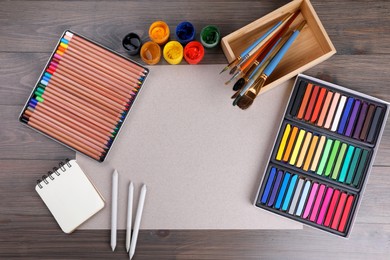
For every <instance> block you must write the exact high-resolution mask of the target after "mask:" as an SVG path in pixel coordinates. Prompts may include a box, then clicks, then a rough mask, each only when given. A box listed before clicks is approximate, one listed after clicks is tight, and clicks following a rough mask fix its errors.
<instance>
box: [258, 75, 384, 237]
mask: <svg viewBox="0 0 390 260" xmlns="http://www.w3.org/2000/svg"><path fill="white" fill-rule="evenodd" d="M388 114H389V103H387V102H385V101H382V100H379V99H377V98H373V97H370V96H368V95H365V94H362V93H358V92H356V91H352V90H349V89H346V88H344V87H341V86H337V85H334V84H331V83H328V82H325V81H321V80H318V79H315V78H312V77H309V76H305V75H302V74H300V75H298V77H297V80H296V81H295V86H294V89H293V92H292V94H291V97H290V100H289V104H288V106H287V109H286V112H285V115H284V119H283V121H282V123H281V126H280V129H279V132H278V136H277V138H276V141H275V144H274V148H273V151H272V153H271V156H270V158H269V161H268V165H267V167H266V171H265V173H264V176H263V180H262V183H261V185H260V187H259V190H258V193H257V198H256V200H255V205H256V206H257V207H260V208H262V209H266V210H269V211H271V212H273V213H276V214H279V215H282V216H285V217H288V218H291V219H294V220H297V221H299V222H302V223H304V224H307V225H310V226H313V227H316V228H319V229H321V230H325V231H328V232H330V233H332V234H336V235H339V236H342V237H348V235H349V233H350V231H351V228H352V225H353V220H354V217H355V216H356V214H357V211H358V207H359V204H360V202H361V199H362V195H363V192H364V188H365V185H366V183H367V179H368V175H369V172H370V170H371V167H372V164H373V161H374V158H375V154H376V152H377V150H378V146H379V142H380V139H381V136H382V133H383V130H384V127H385V123H386V120H387V117H388Z"/></svg>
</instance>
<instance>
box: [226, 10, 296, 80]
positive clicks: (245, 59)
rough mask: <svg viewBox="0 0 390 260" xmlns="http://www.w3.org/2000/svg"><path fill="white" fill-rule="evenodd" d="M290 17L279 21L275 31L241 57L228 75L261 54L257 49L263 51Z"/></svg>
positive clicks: (289, 15) (290, 15)
mask: <svg viewBox="0 0 390 260" xmlns="http://www.w3.org/2000/svg"><path fill="white" fill-rule="evenodd" d="M292 16H294V14H288V16H285V17H284V18H283V19H282V21H280V23H279V25H278V26H277V27H276V28H275V30H273V31H272V32H271V33H270V34H268V36H267V37H265V38H264V39H263V40H262V41H261V42H260V43H259V44H257V45H256V46H255V47H254V48H253V49H252V50H250V51H249V52H248V54H247V55H245V57H243V58H242V59H241V61H240V62H239V63H238V64H237V65H235V66H234V67H233V68H232V69H231V70H230V72H229V73H230V74H234V73H235V72H236V70H237V69H239V68H240V67H241V66H243V64H244V63H245V62H246V61H247V59H249V58H250V57H253V55H257V54H259V52H261V50H260V51H259V49H264V45H265V43H267V42H269V41H270V40H271V39H272V38H274V37H275V35H276V34H277V32H278V31H280V30H278V31H277V29H279V28H283V27H284V25H285V24H286V23H287V22H288V21H289V18H291V17H292ZM254 59H255V58H252V60H254Z"/></svg>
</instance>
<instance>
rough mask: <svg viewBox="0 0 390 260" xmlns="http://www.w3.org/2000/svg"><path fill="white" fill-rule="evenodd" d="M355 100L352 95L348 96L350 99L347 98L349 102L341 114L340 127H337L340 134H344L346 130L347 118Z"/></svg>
mask: <svg viewBox="0 0 390 260" xmlns="http://www.w3.org/2000/svg"><path fill="white" fill-rule="evenodd" d="M354 101H355V99H354V98H352V97H350V98H348V100H347V104H346V105H345V108H344V111H343V115H342V116H341V120H340V123H339V127H338V129H337V133H339V134H344V130H345V127H346V125H347V120H348V117H349V114H350V112H351V109H352V105H353V102H354Z"/></svg>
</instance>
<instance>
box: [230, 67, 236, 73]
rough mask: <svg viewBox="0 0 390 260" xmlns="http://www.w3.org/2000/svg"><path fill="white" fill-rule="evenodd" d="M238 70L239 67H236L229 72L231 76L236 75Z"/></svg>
mask: <svg viewBox="0 0 390 260" xmlns="http://www.w3.org/2000/svg"><path fill="white" fill-rule="evenodd" d="M237 69H238V67H237V66H234V67H233V68H232V69H231V70H230V71H229V74H234V73H235V72H236V70H237Z"/></svg>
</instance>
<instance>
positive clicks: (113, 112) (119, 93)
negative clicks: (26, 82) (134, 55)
mask: <svg viewBox="0 0 390 260" xmlns="http://www.w3.org/2000/svg"><path fill="white" fill-rule="evenodd" d="M148 73H149V70H148V69H147V68H145V67H143V66H141V65H140V64H138V63H136V62H134V61H132V60H130V59H127V58H125V57H122V56H121V55H119V54H118V53H116V52H114V51H112V50H110V49H108V48H106V47H103V46H102V45H100V44H97V43H95V42H93V41H91V40H89V39H87V38H85V37H83V36H81V35H79V34H76V33H74V32H71V31H65V32H64V33H63V35H62V37H61V38H60V40H59V41H58V44H57V46H56V48H55V49H54V52H53V53H52V55H51V57H50V59H49V61H48V63H47V64H46V67H45V69H44V70H43V72H42V73H41V76H40V77H39V79H38V81H37V83H36V86H35V88H34V89H33V91H32V93H31V95H30V97H29V99H28V101H27V103H26V105H25V106H24V108H23V110H22V112H21V114H20V116H19V120H20V121H21V122H23V123H24V124H26V125H27V126H29V127H31V128H33V129H35V130H37V131H38V132H40V133H42V134H44V135H46V136H48V137H50V138H52V139H54V140H56V141H58V142H60V143H62V144H64V145H65V146H67V147H69V148H71V149H73V150H76V151H78V152H81V153H83V154H85V155H87V156H89V157H91V158H93V159H95V160H97V161H99V162H102V161H104V159H105V158H106V156H107V154H108V153H109V151H110V148H111V147H112V144H113V142H114V141H115V139H116V137H117V135H118V133H119V130H120V128H121V126H122V124H123V122H124V121H125V119H126V117H127V115H128V113H129V111H130V109H131V108H132V107H133V105H134V101H135V100H136V98H137V96H138V94H139V93H140V90H141V88H142V86H143V84H144V83H145V80H146V78H147V75H148Z"/></svg>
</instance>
